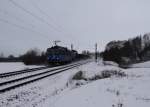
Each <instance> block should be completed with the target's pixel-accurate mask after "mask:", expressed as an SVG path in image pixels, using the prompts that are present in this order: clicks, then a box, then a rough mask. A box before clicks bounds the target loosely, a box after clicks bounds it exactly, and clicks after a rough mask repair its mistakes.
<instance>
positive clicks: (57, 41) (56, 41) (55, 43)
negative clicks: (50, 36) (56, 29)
mask: <svg viewBox="0 0 150 107" xmlns="http://www.w3.org/2000/svg"><path fill="white" fill-rule="evenodd" d="M53 42H54V45H55V46H57V43H59V42H61V41H60V40H55V41H53Z"/></svg>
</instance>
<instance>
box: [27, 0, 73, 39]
mask: <svg viewBox="0 0 150 107" xmlns="http://www.w3.org/2000/svg"><path fill="white" fill-rule="evenodd" d="M29 1H30V2H31V4H32V6H33V7H34V8H36V9H37V10H38V11H39V12H40V13H41V14H43V15H44V16H46V17H47V18H49V19H51V21H53V23H54V24H55V25H56V26H57V28H59V30H60V31H61V33H63V34H64V35H65V36H67V37H68V38H69V39H70V40H72V37H71V38H70V36H71V35H72V33H66V31H64V28H63V26H61V25H59V24H57V23H56V22H55V20H54V19H53V18H52V17H51V16H50V15H49V14H47V12H45V11H44V10H43V9H42V8H40V7H39V6H38V5H37V4H36V3H35V2H34V0H29Z"/></svg>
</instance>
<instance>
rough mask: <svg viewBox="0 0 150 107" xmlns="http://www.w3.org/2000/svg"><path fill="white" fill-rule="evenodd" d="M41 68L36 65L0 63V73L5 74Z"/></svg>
mask: <svg viewBox="0 0 150 107" xmlns="http://www.w3.org/2000/svg"><path fill="white" fill-rule="evenodd" d="M36 67H41V66H38V65H29V66H27V65H25V64H24V63H22V62H3V63H2V62H1V63H0V73H6V72H12V71H18V70H23V69H29V68H36Z"/></svg>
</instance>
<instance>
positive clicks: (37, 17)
mask: <svg viewBox="0 0 150 107" xmlns="http://www.w3.org/2000/svg"><path fill="white" fill-rule="evenodd" d="M9 1H10V2H11V3H12V4H13V5H14V6H16V7H18V8H19V9H21V10H22V11H24V12H25V13H27V14H29V15H31V16H32V17H34V18H36V19H37V20H39V21H41V22H43V23H45V24H47V25H48V26H49V27H50V28H53V29H54V30H56V31H58V32H60V31H59V30H58V29H56V28H55V27H54V26H53V25H51V24H50V23H48V22H47V21H45V20H44V19H43V18H41V17H39V16H37V15H36V14H34V13H33V12H31V11H29V10H27V9H26V8H24V7H22V6H21V5H19V4H18V3H16V2H15V1H14V0H9Z"/></svg>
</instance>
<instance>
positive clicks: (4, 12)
mask: <svg viewBox="0 0 150 107" xmlns="http://www.w3.org/2000/svg"><path fill="white" fill-rule="evenodd" d="M0 12H1V13H3V14H4V15H6V16H9V17H11V18H14V19H15V20H16V21H18V22H21V23H25V24H28V25H30V26H31V27H35V26H34V25H33V24H29V23H27V22H26V21H25V20H23V19H21V18H19V17H17V16H15V15H14V14H12V13H9V12H8V11H6V10H2V9H0Z"/></svg>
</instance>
